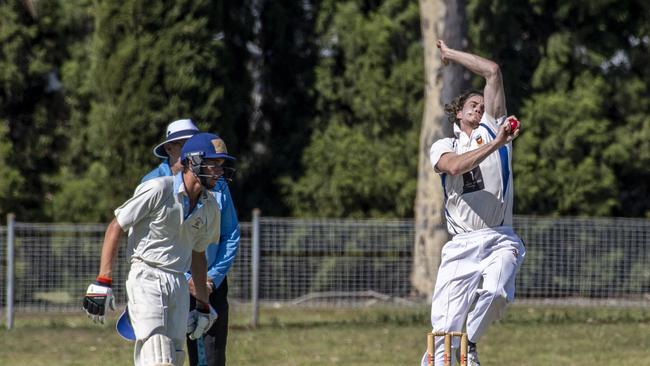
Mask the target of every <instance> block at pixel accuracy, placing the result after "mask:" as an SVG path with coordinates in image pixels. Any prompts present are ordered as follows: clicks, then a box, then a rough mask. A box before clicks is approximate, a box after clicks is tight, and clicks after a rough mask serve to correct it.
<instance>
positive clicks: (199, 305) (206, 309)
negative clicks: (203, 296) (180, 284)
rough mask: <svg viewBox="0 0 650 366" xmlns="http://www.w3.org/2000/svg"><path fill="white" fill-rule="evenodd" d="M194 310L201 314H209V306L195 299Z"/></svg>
mask: <svg viewBox="0 0 650 366" xmlns="http://www.w3.org/2000/svg"><path fill="white" fill-rule="evenodd" d="M196 310H198V311H199V312H201V313H206V314H207V313H209V312H210V305H209V304H208V303H207V302H203V301H201V300H199V299H196Z"/></svg>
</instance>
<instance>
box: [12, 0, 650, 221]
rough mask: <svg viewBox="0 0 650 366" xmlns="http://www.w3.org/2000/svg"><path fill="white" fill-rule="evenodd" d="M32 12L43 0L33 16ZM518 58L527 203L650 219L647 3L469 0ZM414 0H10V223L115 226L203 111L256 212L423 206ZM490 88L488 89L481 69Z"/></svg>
mask: <svg viewBox="0 0 650 366" xmlns="http://www.w3.org/2000/svg"><path fill="white" fill-rule="evenodd" d="M29 4H34V5H35V7H34V8H33V9H32V8H29ZM466 11H467V14H468V20H469V21H468V25H469V34H470V39H469V44H468V48H467V49H468V50H470V51H472V52H477V53H479V54H481V55H483V56H485V57H488V58H491V59H494V60H496V61H497V62H498V63H499V64H500V65H502V72H503V75H504V83H505V88H506V95H507V100H508V107H509V111H510V113H516V114H517V115H519V116H520V117H521V118H522V122H523V129H522V131H523V134H522V136H521V137H520V138H519V139H518V140H517V141H516V142H515V144H514V145H515V154H514V177H515V189H516V200H515V204H516V206H515V211H516V212H517V213H532V214H539V215H596V216H611V215H613V216H650V209H649V208H648V207H650V202H649V198H648V197H650V187H649V186H648V185H647V184H643V182H646V181H649V180H650V168H649V167H650V117H648V116H650V98H648V96H649V95H650V89H649V87H648V85H650V69H649V68H648V67H647V64H648V61H650V56H649V55H650V52H649V48H650V41H649V38H648V37H650V22H649V21H648V20H647V18H648V17H645V16H644V15H645V14H649V13H650V5H648V4H647V3H646V2H644V1H640V0H620V1H615V0H598V1H590V2H554V1H549V0H535V1H524V2H521V1H514V0H503V1H496V2H495V1H487V0H470V1H468V2H467V5H466ZM418 12H419V8H418V6H417V3H416V2H408V1H404V0H380V1H359V0H345V1H334V0H320V1H316V0H308V1H292V0H278V1H269V0H245V1H233V0H223V1H207V0H182V1H169V0H165V1H162V2H157V3H155V4H153V5H152V4H149V3H147V2H144V1H141V0H127V1H125V2H110V1H105V0H101V1H92V0H71V1H61V0H57V1H45V2H44V1H14V2H2V3H0V70H2V71H0V121H1V124H2V126H1V127H0V166H2V168H1V169H2V171H1V172H0V176H2V178H1V179H0V215H4V214H6V213H8V212H15V213H17V216H18V219H19V220H21V221H36V220H43V221H104V220H106V219H108V218H110V217H111V212H112V210H113V209H114V208H115V207H116V206H117V205H119V204H120V203H121V202H123V201H124V200H125V199H126V198H127V197H128V196H129V195H130V193H131V192H132V191H133V189H134V188H135V186H136V184H137V182H139V180H140V178H141V176H142V175H143V174H144V173H145V172H147V171H148V170H149V169H151V168H152V167H153V166H154V165H155V164H157V163H158V160H157V159H156V158H155V157H154V156H153V155H152V154H151V149H152V147H153V146H155V145H156V144H157V143H158V142H159V141H160V139H161V137H162V134H163V131H164V129H165V127H166V125H167V124H168V123H169V122H170V121H172V120H174V119H177V118H181V117H192V118H194V119H195V120H196V121H198V123H199V127H200V128H202V129H206V130H211V131H213V132H217V133H219V134H220V135H222V136H223V137H224V138H225V140H226V141H227V143H228V147H229V150H230V151H231V152H232V153H233V154H234V155H235V156H237V157H238V161H237V169H238V173H237V175H236V177H235V180H234V182H233V183H232V184H231V191H232V192H233V196H234V200H235V202H236V206H237V207H238V209H239V213H240V217H241V218H242V219H246V218H247V216H248V213H249V212H250V211H251V209H252V208H254V207H261V208H262V212H263V213H264V214H265V215H279V216H285V215H296V216H303V217H309V216H311V217H313V216H333V217H411V216H412V213H413V201H414V197H415V187H416V179H417V172H416V163H417V145H418V141H419V140H418V133H419V125H420V119H421V118H422V102H423V101H422V98H423V90H424V88H423V81H424V78H423V72H424V71H423V66H422V63H423V54H422V46H421V44H420V39H421V35H420V31H421V30H420V26H419V20H420V19H419V14H418ZM474 84H475V86H481V85H480V84H482V80H480V78H474Z"/></svg>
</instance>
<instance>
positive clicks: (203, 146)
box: [181, 132, 235, 163]
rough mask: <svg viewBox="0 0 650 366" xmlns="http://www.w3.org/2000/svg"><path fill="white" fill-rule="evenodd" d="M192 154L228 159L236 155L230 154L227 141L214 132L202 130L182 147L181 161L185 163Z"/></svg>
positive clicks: (203, 157)
mask: <svg viewBox="0 0 650 366" xmlns="http://www.w3.org/2000/svg"><path fill="white" fill-rule="evenodd" d="M192 156H198V157H200V158H201V160H203V159H228V160H235V157H234V156H232V155H229V154H228V149H226V143H225V142H224V141H223V139H222V138H221V137H219V136H217V135H215V134H213V133H207V132H201V133H197V134H196V135H194V136H192V137H191V138H190V139H189V140H187V142H185V145H183V148H182V149H181V161H182V162H183V163H185V161H186V160H187V159H189V158H190V157H192Z"/></svg>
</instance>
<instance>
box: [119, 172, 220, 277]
mask: <svg viewBox="0 0 650 366" xmlns="http://www.w3.org/2000/svg"><path fill="white" fill-rule="evenodd" d="M186 199H187V193H186V192H185V186H184V185H183V183H182V173H179V174H177V175H175V176H173V177H160V178H155V179H151V180H148V181H146V182H144V183H141V184H140V185H139V186H138V187H137V188H136V189H135V193H134V194H133V197H131V198H130V199H129V200H128V201H126V202H125V203H124V204H123V205H122V206H120V207H118V208H117V209H116V210H115V218H116V219H117V222H118V223H119V224H120V226H121V227H122V229H123V230H124V231H126V230H129V238H128V246H127V256H128V258H130V259H131V262H133V261H134V260H135V261H142V262H145V263H147V264H148V265H150V266H152V267H156V268H159V269H162V270H164V271H168V272H174V273H181V274H182V273H185V272H187V271H188V270H189V269H190V265H191V263H192V251H196V252H203V251H205V249H206V247H207V246H208V244H210V243H213V242H218V241H219V230H220V229H219V228H220V225H218V223H219V222H220V220H221V211H220V210H219V206H218V204H217V202H216V201H215V199H214V197H213V196H212V195H211V194H210V193H209V192H208V191H206V190H205V189H204V190H203V192H202V193H201V196H200V198H199V202H198V203H197V205H196V207H195V208H194V210H193V211H192V212H191V213H189V214H188V213H185V212H184V211H186V210H187V209H185V210H184V200H186Z"/></svg>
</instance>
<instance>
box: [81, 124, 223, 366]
mask: <svg viewBox="0 0 650 366" xmlns="http://www.w3.org/2000/svg"><path fill="white" fill-rule="evenodd" d="M225 159H233V157H232V156H230V155H229V154H228V153H227V151H226V147H225V143H224V142H223V140H222V139H221V138H219V136H217V135H214V134H210V133H198V134H195V135H194V136H192V137H191V138H190V139H189V140H187V142H186V143H185V144H184V145H183V148H182V150H181V163H182V171H181V172H179V173H177V174H176V175H174V176H165V177H159V178H155V179H151V180H148V181H146V182H144V183H141V184H140V185H139V186H138V187H137V188H136V190H135V193H134V194H133V197H131V198H130V199H129V200H127V201H126V202H125V203H124V204H122V206H120V207H118V208H117V209H116V210H115V212H114V213H115V218H114V219H113V221H111V223H110V224H109V225H108V228H107V229H106V233H105V236H104V243H103V247H102V254H101V261H100V269H99V275H98V276H97V279H96V282H95V283H93V284H91V285H90V286H89V287H88V290H87V292H86V296H85V298H84V302H83V307H84V309H86V312H87V313H88V315H89V316H90V317H91V318H92V319H93V320H94V321H99V322H103V321H104V316H105V311H106V309H107V308H111V309H114V298H113V293H112V290H111V285H112V274H113V261H114V259H115V257H116V256H117V252H118V248H119V243H120V237H121V235H122V232H126V231H128V232H129V235H128V245H127V257H128V258H129V260H130V263H131V267H130V269H129V274H128V278H127V281H126V290H127V296H128V309H129V316H130V319H131V323H132V324H133V330H134V333H135V338H136V341H135V349H134V363H135V365H136V366H153V365H156V366H162V365H164V366H172V365H174V366H178V365H182V364H183V362H184V360H185V352H184V344H185V335H186V334H187V333H189V334H190V336H191V337H192V338H193V339H196V338H198V337H200V336H202V335H203V334H204V333H205V332H206V331H207V330H208V329H209V328H210V326H211V325H212V323H213V322H214V321H215V320H216V318H217V314H216V312H215V311H214V309H213V308H212V307H211V306H210V305H209V303H208V290H207V285H206V282H207V275H206V272H207V262H206V256H205V250H206V248H207V246H208V245H209V244H210V243H213V242H215V241H218V239H219V234H220V226H219V225H212V224H211V223H214V222H219V219H220V216H219V215H220V209H219V206H218V203H217V202H216V200H215V198H214V195H212V194H211V193H210V192H209V190H210V189H212V188H213V187H214V186H215V184H217V181H218V180H219V178H220V177H221V176H222V175H223V172H224V169H223V163H224V161H225ZM190 269H191V272H192V274H193V277H194V286H195V293H196V295H195V298H196V301H197V308H196V310H194V311H193V312H194V313H193V319H194V321H192V322H188V313H187V312H188V309H189V301H190V300H189V299H190V297H189V287H188V281H187V280H186V278H185V273H186V272H187V271H188V270H190ZM188 324H191V327H188Z"/></svg>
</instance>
